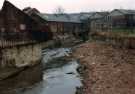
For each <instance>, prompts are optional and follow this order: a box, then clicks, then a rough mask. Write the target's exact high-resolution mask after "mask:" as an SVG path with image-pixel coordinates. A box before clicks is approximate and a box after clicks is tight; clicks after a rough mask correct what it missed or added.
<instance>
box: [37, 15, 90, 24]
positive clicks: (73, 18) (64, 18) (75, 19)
mask: <svg viewBox="0 0 135 94" xmlns="http://www.w3.org/2000/svg"><path fill="white" fill-rule="evenodd" d="M38 15H39V16H41V17H42V18H44V19H45V20H47V21H56V22H72V23H81V20H83V19H87V18H89V17H90V16H91V15H92V13H70V14H38Z"/></svg>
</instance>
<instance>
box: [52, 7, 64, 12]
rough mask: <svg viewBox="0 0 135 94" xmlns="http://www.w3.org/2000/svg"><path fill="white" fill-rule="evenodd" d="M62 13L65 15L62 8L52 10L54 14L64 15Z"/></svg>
mask: <svg viewBox="0 0 135 94" xmlns="http://www.w3.org/2000/svg"><path fill="white" fill-rule="evenodd" d="M64 13H65V9H64V8H63V7H61V6H58V7H57V8H55V10H54V14H64Z"/></svg>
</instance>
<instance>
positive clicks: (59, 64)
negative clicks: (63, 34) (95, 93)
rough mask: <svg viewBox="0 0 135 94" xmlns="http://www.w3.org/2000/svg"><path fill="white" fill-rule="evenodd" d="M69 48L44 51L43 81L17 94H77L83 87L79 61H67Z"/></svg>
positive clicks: (18, 90)
mask: <svg viewBox="0 0 135 94" xmlns="http://www.w3.org/2000/svg"><path fill="white" fill-rule="evenodd" d="M71 53H72V51H71V49H69V48H58V49H48V50H43V60H42V65H43V80H42V81H41V82H39V83H37V84H35V85H34V86H31V87H28V88H25V89H24V88H23V89H22V88H20V89H17V90H16V92H17V94H75V93H76V88H77V87H81V86H82V83H81V77H80V75H79V73H78V72H77V68H78V66H79V64H78V62H77V60H75V59H66V57H69V56H70V54H71Z"/></svg>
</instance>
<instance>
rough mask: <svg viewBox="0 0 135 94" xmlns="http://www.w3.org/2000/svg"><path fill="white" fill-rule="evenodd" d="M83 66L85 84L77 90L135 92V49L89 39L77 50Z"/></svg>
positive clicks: (95, 93)
mask: <svg viewBox="0 0 135 94" xmlns="http://www.w3.org/2000/svg"><path fill="white" fill-rule="evenodd" d="M73 55H74V57H76V58H78V59H79V60H80V63H81V65H82V66H83V67H82V68H81V69H80V71H81V73H82V76H83V88H80V89H78V91H79V92H78V93H77V94H134V93H135V50H134V49H123V48H118V47H115V46H112V45H110V44H107V43H103V42H95V41H93V42H87V43H84V44H82V45H80V46H79V47H78V48H76V50H75V51H74V53H73Z"/></svg>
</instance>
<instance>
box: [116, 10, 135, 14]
mask: <svg viewBox="0 0 135 94" xmlns="http://www.w3.org/2000/svg"><path fill="white" fill-rule="evenodd" d="M117 10H118V11H120V12H122V13H123V14H135V10H126V9H117Z"/></svg>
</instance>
